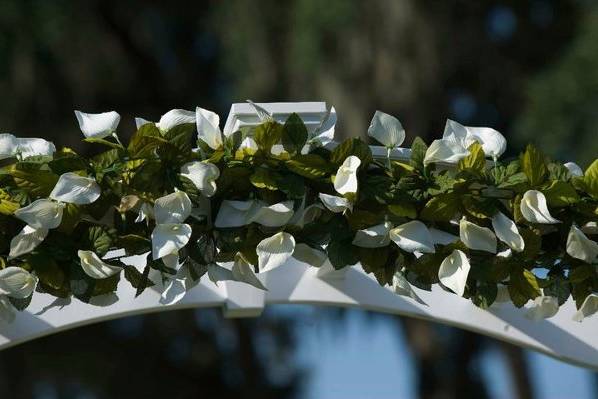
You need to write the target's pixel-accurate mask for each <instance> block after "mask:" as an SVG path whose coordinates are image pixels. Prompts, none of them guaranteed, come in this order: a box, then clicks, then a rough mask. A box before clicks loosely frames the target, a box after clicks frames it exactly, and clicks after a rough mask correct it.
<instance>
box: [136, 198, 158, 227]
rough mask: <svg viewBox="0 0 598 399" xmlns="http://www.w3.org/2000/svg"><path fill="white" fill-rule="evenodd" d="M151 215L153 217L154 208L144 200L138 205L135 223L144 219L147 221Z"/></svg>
mask: <svg viewBox="0 0 598 399" xmlns="http://www.w3.org/2000/svg"><path fill="white" fill-rule="evenodd" d="M153 217H154V208H153V207H152V206H151V205H150V204H148V203H147V202H144V203H143V204H141V206H140V207H139V213H138V214H137V217H136V218H135V223H141V222H143V221H144V220H147V221H148V223H149V219H150V218H153Z"/></svg>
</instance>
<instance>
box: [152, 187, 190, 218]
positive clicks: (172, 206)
mask: <svg viewBox="0 0 598 399" xmlns="http://www.w3.org/2000/svg"><path fill="white" fill-rule="evenodd" d="M191 208H192V205H191V200H190V199H189V196H188V195H187V194H186V193H185V192H184V191H175V192H174V193H171V194H168V195H165V196H163V197H160V198H158V199H157V200H156V201H154V218H155V219H156V224H173V223H183V222H184V221H185V220H186V219H187V218H188V217H189V215H190V214H191Z"/></svg>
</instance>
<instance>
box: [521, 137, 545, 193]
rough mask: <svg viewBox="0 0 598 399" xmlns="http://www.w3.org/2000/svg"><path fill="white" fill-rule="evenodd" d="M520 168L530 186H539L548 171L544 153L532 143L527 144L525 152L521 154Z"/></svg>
mask: <svg viewBox="0 0 598 399" xmlns="http://www.w3.org/2000/svg"><path fill="white" fill-rule="evenodd" d="M521 169H522V170H523V173H525V175H526V176H527V180H528V181H529V184H530V185H531V186H532V187H538V186H540V185H541V184H542V183H544V180H546V176H547V173H548V169H547V168H546V161H545V159H544V154H542V152H541V151H540V150H538V149H537V148H536V147H534V146H533V145H531V144H528V146H527V148H526V149H525V152H524V153H523V154H522V155H521Z"/></svg>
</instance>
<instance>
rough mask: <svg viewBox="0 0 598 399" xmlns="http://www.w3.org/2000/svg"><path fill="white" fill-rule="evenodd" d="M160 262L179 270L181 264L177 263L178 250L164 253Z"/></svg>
mask: <svg viewBox="0 0 598 399" xmlns="http://www.w3.org/2000/svg"><path fill="white" fill-rule="evenodd" d="M161 259H162V263H164V266H166V267H167V268H169V269H174V270H177V271H178V270H179V269H180V268H181V266H182V264H181V263H179V251H175V252H172V253H169V254H166V255H164V256H163V257H162V258H161Z"/></svg>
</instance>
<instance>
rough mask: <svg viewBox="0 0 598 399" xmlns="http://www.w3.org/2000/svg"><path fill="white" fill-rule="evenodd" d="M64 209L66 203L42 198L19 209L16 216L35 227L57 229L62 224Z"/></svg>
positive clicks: (15, 213)
mask: <svg viewBox="0 0 598 399" xmlns="http://www.w3.org/2000/svg"><path fill="white" fill-rule="evenodd" d="M63 209H64V204H59V203H56V202H54V201H51V200H49V199H43V198H42V199H38V200H36V201H33V202H32V203H31V204H29V205H27V206H26V207H24V208H20V209H17V210H16V211H15V212H14V216H15V217H16V218H18V219H21V220H22V221H24V222H25V223H27V224H28V225H29V226H31V227H33V228H35V229H55V228H56V227H58V226H60V222H61V221H62V211H63Z"/></svg>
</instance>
